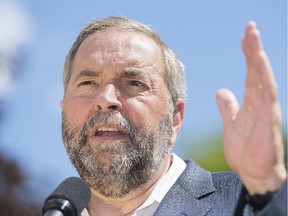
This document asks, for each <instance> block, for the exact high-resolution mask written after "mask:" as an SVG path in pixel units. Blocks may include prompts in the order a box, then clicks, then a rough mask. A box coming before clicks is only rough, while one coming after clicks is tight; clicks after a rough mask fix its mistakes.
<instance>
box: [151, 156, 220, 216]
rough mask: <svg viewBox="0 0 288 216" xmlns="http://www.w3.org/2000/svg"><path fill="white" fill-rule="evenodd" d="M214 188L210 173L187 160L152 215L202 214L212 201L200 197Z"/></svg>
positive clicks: (200, 215)
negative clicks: (184, 167)
mask: <svg viewBox="0 0 288 216" xmlns="http://www.w3.org/2000/svg"><path fill="white" fill-rule="evenodd" d="M215 190H216V189H215V187H214V184H213V181H212V175H211V173H210V172H208V171H206V170H204V169H202V168H201V167H199V166H198V165H197V164H196V163H195V162H194V161H191V160H189V161H187V167H186V169H185V170H184V172H183V173H182V174H181V176H180V177H179V178H178V180H177V181H176V182H175V184H174V185H173V186H172V187H171V189H170V190H169V192H168V193H167V194H166V196H165V197H164V199H163V200H162V202H161V203H160V205H159V207H158V209H157V211H156V213H155V214H154V215H155V216H169V215H171V216H172V215H173V216H177V215H195V216H204V215H205V214H206V213H207V212H208V211H209V210H210V208H211V206H212V203H208V202H206V201H205V199H203V200H202V199H201V197H203V196H207V195H208V194H211V193H213V192H214V191H215Z"/></svg>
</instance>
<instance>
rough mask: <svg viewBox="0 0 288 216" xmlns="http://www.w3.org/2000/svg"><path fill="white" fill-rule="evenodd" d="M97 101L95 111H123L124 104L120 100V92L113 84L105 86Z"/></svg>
mask: <svg viewBox="0 0 288 216" xmlns="http://www.w3.org/2000/svg"><path fill="white" fill-rule="evenodd" d="M96 97H97V98H96V100H95V110H101V111H103V112H109V111H115V110H121V109H122V103H121V102H120V101H119V100H118V92H117V89H116V88H115V86H114V85H113V84H107V85H105V86H103V87H102V88H101V89H100V91H99V94H97V96H96Z"/></svg>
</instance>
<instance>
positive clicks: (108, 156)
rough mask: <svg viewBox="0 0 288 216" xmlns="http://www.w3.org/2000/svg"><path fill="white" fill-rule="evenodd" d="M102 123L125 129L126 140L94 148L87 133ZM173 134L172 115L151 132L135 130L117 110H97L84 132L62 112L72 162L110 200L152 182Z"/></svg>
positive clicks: (168, 148) (92, 185) (83, 127)
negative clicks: (74, 126)
mask: <svg viewBox="0 0 288 216" xmlns="http://www.w3.org/2000/svg"><path fill="white" fill-rule="evenodd" d="M99 123H100V124H113V125H118V126H119V127H120V128H124V133H125V135H126V136H127V137H128V138H127V140H123V141H116V142H113V143H112V142H102V143H97V144H94V145H91V144H90V143H89V141H88V132H89V130H90V129H91V128H92V127H93V126H94V125H95V124H99ZM171 131H172V114H171V112H169V113H166V115H163V116H162V117H161V118H160V119H159V121H158V123H157V124H156V126H155V127H154V128H149V129H148V128H139V129H136V128H135V127H133V125H132V124H131V123H130V122H129V121H128V120H127V119H125V118H124V117H123V116H122V115H121V114H120V113H119V112H117V111H115V112H111V113H103V112H101V111H97V112H96V113H95V114H94V115H93V116H92V117H91V118H90V119H89V120H88V121H87V122H86V123H85V124H84V125H83V126H82V128H81V129H80V128H73V127H71V126H70V125H69V123H68V121H67V119H66V116H65V113H62V138H63V143H64V145H65V147H66V150H67V152H68V155H69V157H70V159H71V161H72V163H73V164H74V166H75V167H76V169H77V171H78V173H79V175H80V176H81V177H82V178H83V179H85V180H86V181H87V183H88V184H89V185H90V187H91V188H93V189H94V190H96V191H98V192H99V193H100V194H102V195H104V196H106V197H111V198H121V197H124V196H125V195H126V194H128V193H129V192H130V191H132V190H134V189H135V188H138V187H139V186H141V185H143V184H145V183H147V182H148V181H149V180H151V178H152V177H153V175H154V174H155V172H156V171H157V170H158V169H159V167H160V165H161V164H162V163H163V160H164V156H165V155H166V154H167V153H168V152H169V151H170V150H171V143H170V138H171ZM104 157H105V160H104V159H103V158H104Z"/></svg>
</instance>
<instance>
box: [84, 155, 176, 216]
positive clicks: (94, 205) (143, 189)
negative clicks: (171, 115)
mask: <svg viewBox="0 0 288 216" xmlns="http://www.w3.org/2000/svg"><path fill="white" fill-rule="evenodd" d="M170 165H171V155H170V154H167V155H166V156H165V159H164V160H163V163H162V164H161V165H160V167H159V169H158V170H157V172H156V173H155V175H154V176H153V178H152V179H150V181H148V182H147V183H146V184H144V185H141V186H140V187H138V188H136V189H135V190H133V191H131V192H130V193H129V194H127V195H126V196H124V197H123V198H109V197H105V196H103V195H101V194H100V193H98V192H97V191H95V190H93V189H92V197H91V200H90V202H89V204H88V208H87V210H88V212H89V215H90V216H106V215H111V216H130V215H132V214H133V213H134V212H135V210H136V209H137V208H138V207H140V206H141V205H142V204H143V203H144V202H145V201H146V199H147V198H148V197H149V195H150V194H151V193H152V191H153V189H154V187H155V185H156V183H157V182H158V180H159V179H160V178H161V177H162V176H163V175H164V174H165V173H166V172H167V171H168V169H169V167H170Z"/></svg>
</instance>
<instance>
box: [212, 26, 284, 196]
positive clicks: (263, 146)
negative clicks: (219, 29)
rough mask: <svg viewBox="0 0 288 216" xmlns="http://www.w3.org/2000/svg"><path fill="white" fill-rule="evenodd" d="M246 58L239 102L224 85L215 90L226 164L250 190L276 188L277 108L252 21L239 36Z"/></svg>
mask: <svg viewBox="0 0 288 216" xmlns="http://www.w3.org/2000/svg"><path fill="white" fill-rule="evenodd" d="M242 47H243V51H244V54H245V57H246V62H247V70H248V71H247V76H246V89H245V95H244V102H243V106H242V107H239V105H238V102H237V100H236V98H235V96H234V95H233V94H232V92H230V91H229V90H227V89H221V90H219V91H218V92H217V103H218V107H219V110H220V113H221V116H222V120H223V127H224V134H223V144H224V151H225V156H226V159H227V162H228V164H229V165H230V166H231V168H232V169H234V170H235V171H236V172H238V173H239V175H240V176H241V178H242V179H243V181H244V184H245V187H246V188H247V189H248V191H249V193H250V194H255V193H260V194H261V193H265V192H267V191H276V190H277V189H279V188H280V186H281V185H282V183H283V181H284V180H285V178H286V176H287V173H286V169H285V166H284V162H283V160H284V148H283V141H282V129H281V110H280V105H279V102H278V97H277V84H276V82H275V78H274V75H273V70H272V67H271V65H270V63H269V60H268V57H267V55H266V53H265V51H264V49H263V46H262V44H261V40H260V33H259V31H258V30H257V27H256V25H255V23H253V22H250V23H248V25H247V27H246V31H245V35H244V37H243V39H242Z"/></svg>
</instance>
